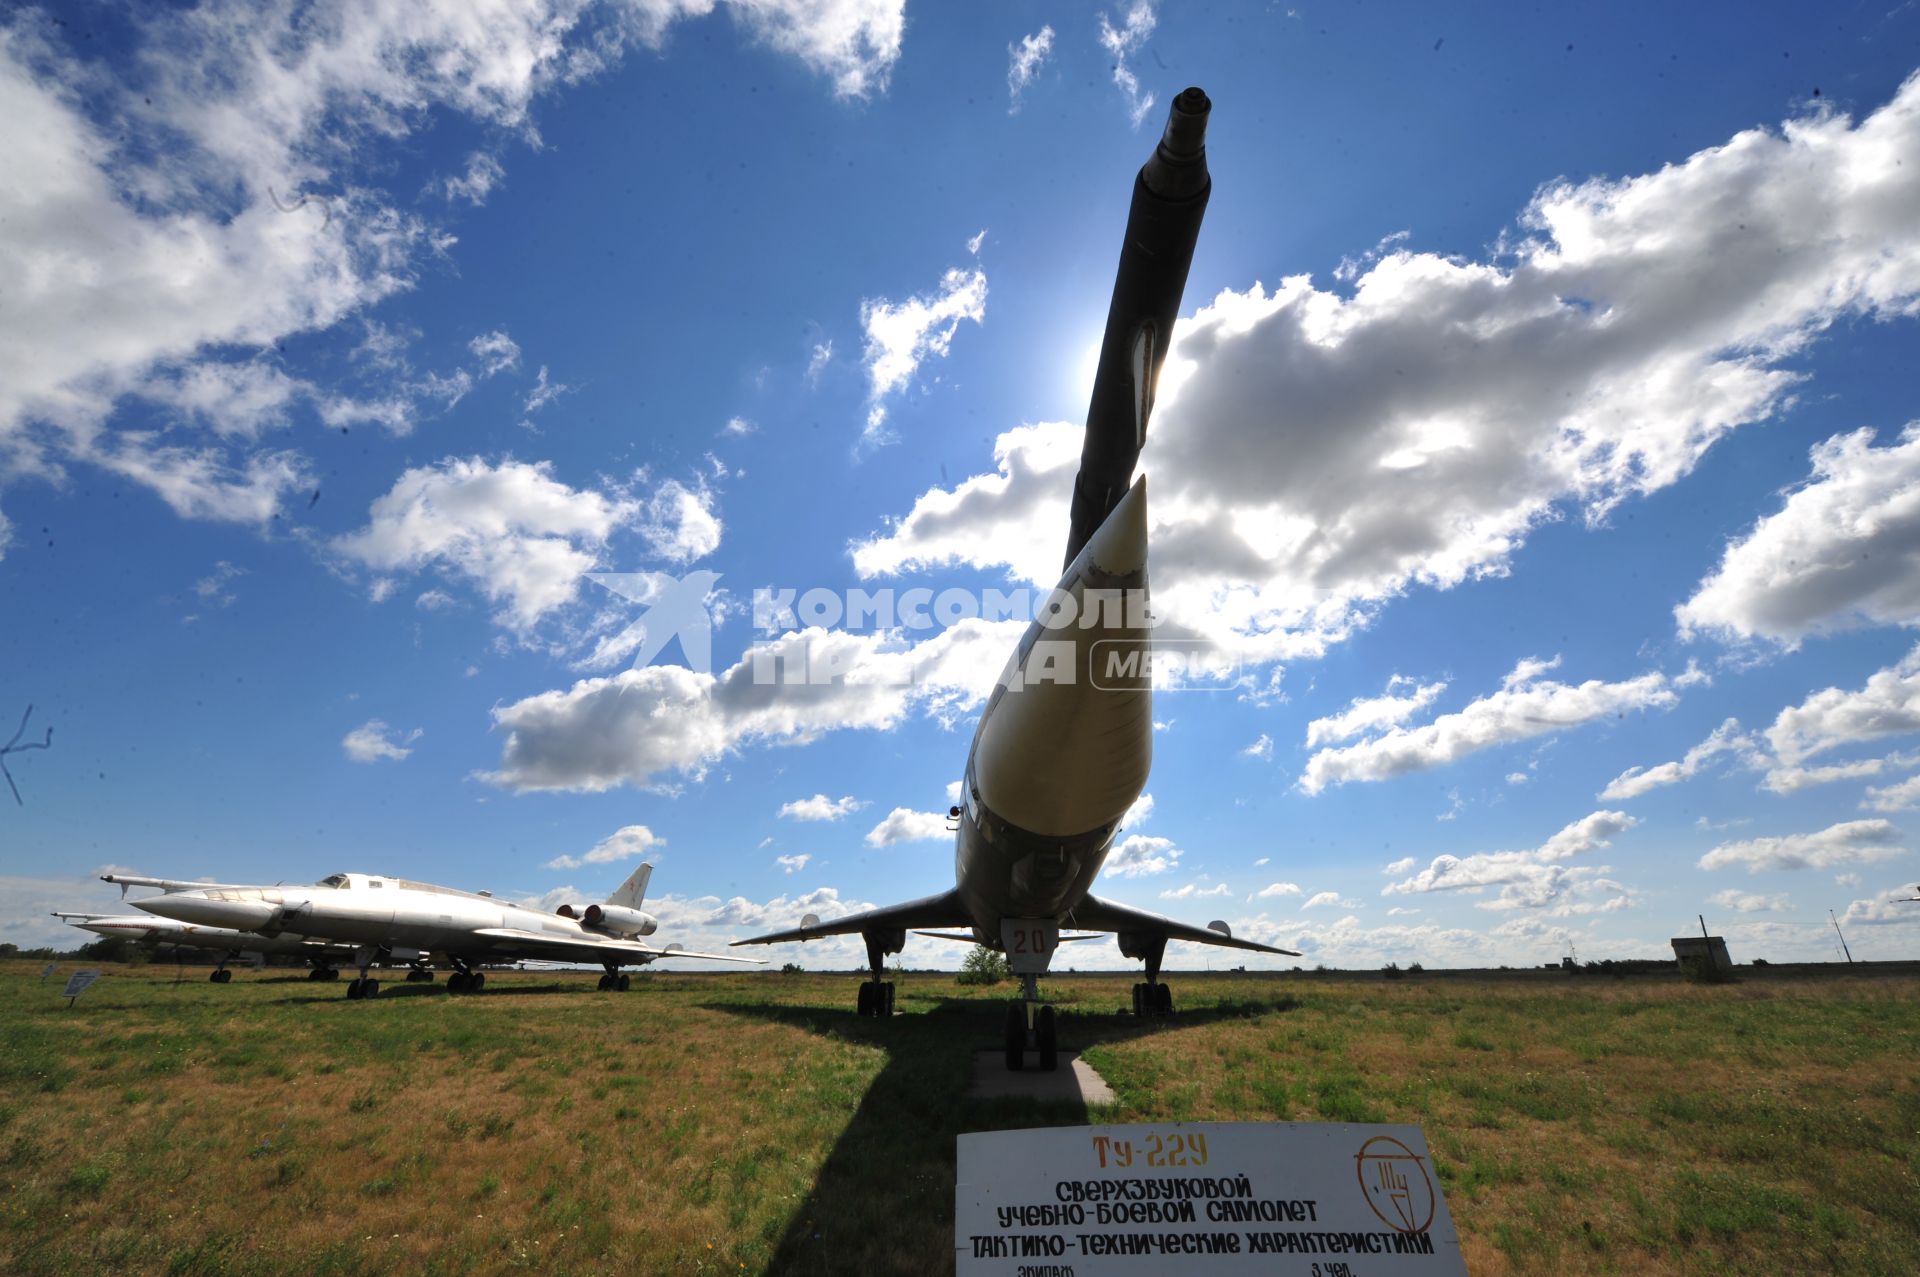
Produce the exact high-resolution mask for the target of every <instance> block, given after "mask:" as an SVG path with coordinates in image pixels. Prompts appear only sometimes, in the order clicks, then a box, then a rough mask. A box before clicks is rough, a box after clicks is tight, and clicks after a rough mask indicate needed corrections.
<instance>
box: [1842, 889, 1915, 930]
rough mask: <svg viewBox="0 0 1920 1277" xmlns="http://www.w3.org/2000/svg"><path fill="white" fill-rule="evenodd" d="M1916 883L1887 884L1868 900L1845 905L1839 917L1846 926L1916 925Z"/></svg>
mask: <svg viewBox="0 0 1920 1277" xmlns="http://www.w3.org/2000/svg"><path fill="white" fill-rule="evenodd" d="M1916 897H1920V887H1912V886H1900V887H1889V888H1887V889H1886V890H1885V891H1882V892H1881V893H1880V894H1879V895H1877V896H1874V897H1873V898H1871V899H1869V900H1856V901H1854V902H1853V903H1851V904H1849V905H1848V906H1847V911H1846V913H1844V914H1842V915H1841V916H1840V921H1841V922H1844V923H1846V924H1847V925H1848V926H1863V927H1912V926H1915V925H1920V900H1916Z"/></svg>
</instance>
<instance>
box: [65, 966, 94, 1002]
mask: <svg viewBox="0 0 1920 1277" xmlns="http://www.w3.org/2000/svg"><path fill="white" fill-rule="evenodd" d="M99 978H100V973H99V972H98V971H76V972H74V973H73V974H72V975H70V976H68V977H67V987H66V988H64V989H62V990H61V991H60V996H61V997H63V998H77V997H79V996H80V995H81V994H83V993H85V992H86V991H87V986H88V985H90V984H92V983H93V982H94V981H95V980H98V979H99Z"/></svg>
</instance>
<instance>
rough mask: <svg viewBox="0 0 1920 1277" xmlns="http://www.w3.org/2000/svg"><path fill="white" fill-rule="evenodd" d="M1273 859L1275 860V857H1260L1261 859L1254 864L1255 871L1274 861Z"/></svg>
mask: <svg viewBox="0 0 1920 1277" xmlns="http://www.w3.org/2000/svg"><path fill="white" fill-rule="evenodd" d="M1272 859H1273V857H1272V856H1262V857H1260V859H1258V860H1256V861H1254V862H1253V867H1254V868H1255V869H1258V868H1259V867H1260V866H1262V865H1264V864H1266V863H1267V862H1268V861H1270V860H1272Z"/></svg>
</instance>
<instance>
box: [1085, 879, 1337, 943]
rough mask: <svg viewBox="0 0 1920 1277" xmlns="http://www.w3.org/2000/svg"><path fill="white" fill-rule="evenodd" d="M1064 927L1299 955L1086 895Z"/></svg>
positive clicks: (1209, 928) (1210, 928)
mask: <svg viewBox="0 0 1920 1277" xmlns="http://www.w3.org/2000/svg"><path fill="white" fill-rule="evenodd" d="M1066 925H1068V926H1071V927H1083V928H1085V929H1086V930H1088V931H1145V932H1149V933H1152V932H1158V933H1159V934H1161V935H1163V936H1165V937H1167V939H1169V940H1191V941H1193V942H1194V943H1195V944H1216V945H1219V946H1220V947H1221V948H1223V949H1251V950H1252V951H1253V952H1255V953H1278V954H1282V955H1284V956H1286V957H1289V958H1297V957H1299V956H1300V955H1299V954H1298V953H1297V952H1295V951H1294V950H1292V949H1278V948H1275V947H1274V946H1273V945H1270V944H1260V943H1259V942H1258V941H1254V940H1236V939H1234V938H1233V937H1232V936H1230V935H1228V934H1227V933H1226V932H1224V931H1215V930H1214V929H1213V928H1212V927H1196V926H1193V925H1191V924H1190V923H1185V922H1175V921H1174V920H1173V919H1172V918H1166V917H1162V916H1161V915H1160V914H1157V913H1148V912H1147V911H1146V910H1145V909H1135V908H1134V907H1133V906H1131V905H1123V904H1119V903H1118V902H1116V901H1112V900H1102V899H1101V898H1100V897H1098V896H1095V895H1089V896H1088V897H1087V898H1086V899H1084V900H1082V901H1081V902H1080V903H1079V904H1078V905H1075V906H1074V908H1073V912H1071V913H1069V914H1068V915H1067V917H1066Z"/></svg>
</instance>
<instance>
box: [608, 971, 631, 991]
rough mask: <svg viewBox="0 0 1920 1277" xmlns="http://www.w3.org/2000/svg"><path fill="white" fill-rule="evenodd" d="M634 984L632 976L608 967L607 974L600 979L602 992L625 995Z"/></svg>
mask: <svg viewBox="0 0 1920 1277" xmlns="http://www.w3.org/2000/svg"><path fill="white" fill-rule="evenodd" d="M632 984H633V977H632V976H630V975H628V974H627V973H626V972H624V971H621V970H618V969H616V968H614V967H608V968H607V973H606V974H605V975H603V976H601V977H600V992H602V993H625V992H626V991H627V990H628V988H630V987H631V986H632Z"/></svg>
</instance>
